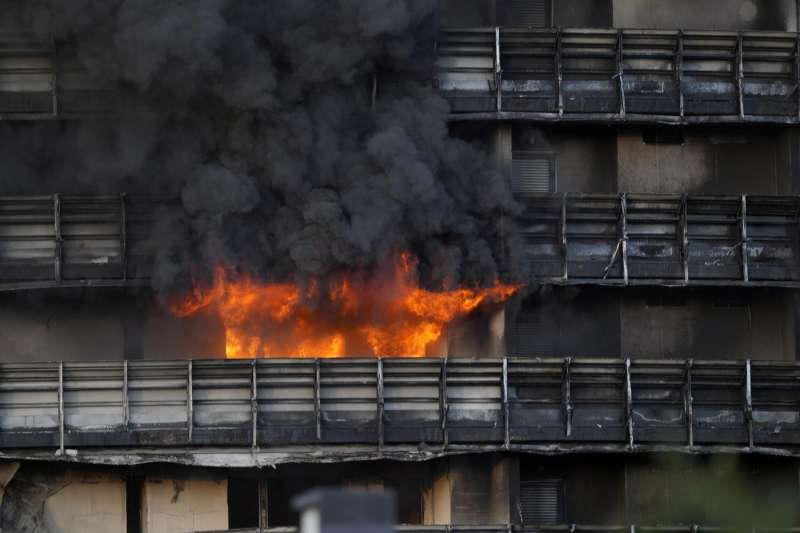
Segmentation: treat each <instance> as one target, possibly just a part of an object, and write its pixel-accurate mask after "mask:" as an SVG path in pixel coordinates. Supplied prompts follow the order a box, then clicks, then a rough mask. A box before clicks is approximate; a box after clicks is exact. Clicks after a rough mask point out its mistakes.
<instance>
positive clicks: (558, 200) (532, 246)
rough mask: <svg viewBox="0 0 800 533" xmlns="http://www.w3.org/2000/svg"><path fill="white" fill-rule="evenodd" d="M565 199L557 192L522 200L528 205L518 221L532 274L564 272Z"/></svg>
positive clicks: (552, 275) (547, 275)
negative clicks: (563, 206)
mask: <svg viewBox="0 0 800 533" xmlns="http://www.w3.org/2000/svg"><path fill="white" fill-rule="evenodd" d="M562 200H563V198H562V197H560V196H555V195H550V196H536V197H529V198H521V199H520V200H519V201H520V202H521V203H523V204H524V205H525V211H524V212H523V213H522V215H521V217H520V223H519V224H520V230H521V233H522V236H523V239H524V242H525V253H526V255H527V257H528V258H529V260H530V263H531V267H532V271H533V274H534V275H535V276H537V277H539V278H559V277H561V276H562V275H563V274H564V255H563V252H564V250H563V246H562V245H563V243H562V230H563V229H564V226H565V225H564V224H563V220H562V204H563V202H562Z"/></svg>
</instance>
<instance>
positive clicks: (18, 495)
mask: <svg viewBox="0 0 800 533" xmlns="http://www.w3.org/2000/svg"><path fill="white" fill-rule="evenodd" d="M0 6H2V7H3V8H4V11H5V14H6V15H4V16H0V122H4V123H7V124H13V125H14V127H16V128H18V129H17V130H14V131H15V135H21V136H22V137H25V136H29V142H30V143H37V142H43V141H42V139H47V138H50V137H52V136H54V135H55V136H57V135H59V133H58V132H59V131H64V130H66V131H69V129H70V128H71V127H72V125H74V124H76V123H85V122H87V121H114V120H116V111H118V110H116V111H115V109H114V106H115V105H117V104H118V102H119V100H117V99H115V97H114V94H113V91H114V87H113V85H114V84H113V83H111V82H109V80H107V79H106V80H104V79H95V78H96V76H94V77H93V76H91V75H90V74H89V72H90V71H91V70H92V69H91V65H86V64H82V63H81V57H82V55H81V51H80V50H79V49H76V48H75V47H74V45H71V44H69V40H68V39H66V38H65V37H64V35H59V34H58V33H57V32H55V33H53V32H48V31H45V30H43V29H42V25H41V24H40V23H39V19H38V18H36V17H35V16H32V15H31V12H30V11H29V10H27V9H23V8H22V7H21V6H20V4H19V3H18V2H9V1H0ZM435 19H436V21H435V23H436V26H437V29H436V31H435V32H434V33H435V36H436V37H435V39H433V40H435V43H434V42H430V43H427V45H429V46H428V49H429V50H435V53H434V56H433V57H432V58H429V59H427V60H426V59H424V58H420V60H419V61H420V65H422V66H419V65H417V66H416V67H415V66H412V67H408V66H407V65H406V67H407V71H406V73H407V74H408V76H411V77H414V78H415V79H417V81H418V82H420V78H422V82H420V83H422V85H424V86H425V87H426V88H428V89H429V90H430V88H432V89H433V90H435V91H436V92H437V93H438V97H441V98H442V99H443V100H444V101H446V102H447V105H448V106H449V118H448V124H447V128H448V129H449V133H450V135H451V136H453V137H456V138H458V139H462V140H463V141H465V142H467V143H470V144H471V145H474V146H477V147H479V148H480V150H481V151H482V152H483V153H484V154H486V155H487V156H488V157H489V158H490V159H491V160H492V161H493V162H494V164H495V165H496V167H498V168H499V170H498V172H501V173H502V174H503V176H504V178H505V179H506V180H507V181H508V183H510V186H511V190H512V191H513V194H514V199H515V202H516V203H517V205H518V206H520V208H519V213H518V214H515V215H514V218H515V223H516V225H517V226H518V230H519V232H518V233H519V235H518V238H519V240H520V242H521V243H522V250H523V252H524V259H525V263H526V265H527V267H528V269H529V271H530V277H529V281H530V283H529V284H527V283H526V284H525V285H526V286H525V287H524V288H517V287H514V290H513V291H510V292H509V294H510V293H511V292H513V293H514V295H513V296H511V297H510V298H508V299H507V300H506V301H503V302H493V303H492V304H491V305H485V306H481V307H479V308H477V310H473V309H472V308H470V310H469V311H470V312H468V313H464V316H459V318H458V319H457V320H454V321H452V322H448V323H447V324H446V330H445V333H444V335H443V336H442V337H441V338H440V339H438V341H437V342H436V343H435V345H434V344H431V345H429V346H428V348H427V349H426V352H425V354H423V355H426V357H415V358H401V357H371V358H365V357H344V358H336V359H328V358H290V357H280V358H245V359H225V358H224V355H225V354H226V350H227V351H228V352H229V355H230V346H229V345H226V327H229V324H227V323H226V322H225V320H224V319H223V318H224V317H223V318H221V316H220V315H216V314H214V313H204V312H200V313H186V314H183V315H181V314H176V313H175V312H171V311H170V308H169V306H166V305H164V302H163V299H162V298H161V297H160V295H159V294H158V293H159V290H157V289H156V288H155V287H158V280H160V279H161V278H162V277H163V276H164V266H163V264H161V263H159V262H158V261H156V260H154V256H157V255H158V253H159V247H160V245H161V244H160V241H161V240H162V239H163V237H164V234H165V233H166V232H167V231H168V230H169V229H170V228H171V227H172V226H170V225H168V224H163V220H164V219H163V213H165V212H170V211H173V210H177V209H181V202H179V201H178V200H177V199H176V198H173V197H169V196H161V195H156V194H148V193H151V192H153V191H147V190H133V191H131V192H125V193H119V192H117V191H116V190H113V191H112V192H109V188H108V187H106V186H104V184H103V183H97V182H96V181H94V182H91V183H89V184H87V183H83V182H80V183H73V182H71V181H70V180H66V181H64V180H61V179H55V178H54V180H53V181H52V183H53V184H55V185H54V186H53V187H52V188H49V189H47V190H42V191H37V193H36V194H29V195H16V194H14V195H6V191H2V190H0V193H3V196H2V197H0V350H2V355H1V356H0V357H1V358H2V361H0V453H2V459H3V463H2V464H1V465H0V486H2V487H3V490H2V491H0V495H2V507H0V525H1V526H2V528H4V530H5V529H6V528H7V529H8V530H10V531H17V530H19V531H53V532H55V531H59V532H72V531H76V532H77V531H81V532H89V531H108V532H118V531H119V532H121V531H128V532H136V531H143V532H148V533H160V532H173V531H230V530H241V531H253V532H255V531H294V529H293V528H296V527H297V522H298V519H297V516H296V515H295V514H294V513H293V512H292V511H291V510H290V505H289V501H290V500H291V498H292V497H293V496H296V495H298V494H300V493H302V492H304V491H306V490H308V489H310V488H312V487H315V486H319V485H335V486H347V487H353V488H359V489H364V490H374V491H383V490H388V489H393V490H394V491H395V492H396V494H397V497H398V513H399V514H398V523H399V525H398V531H418V532H460V531H472V532H509V531H542V532H547V531H553V532H556V531H569V532H587V533H588V532H598V531H613V532H616V531H619V532H628V533H630V532H635V531H636V530H647V531H662V530H663V531H664V532H674V531H686V532H687V533H689V532H692V533H697V532H703V531H709V532H711V531H715V532H716V531H726V530H731V531H738V530H742V531H743V530H750V531H761V530H763V531H767V530H770V531H777V530H786V531H789V530H791V529H792V528H795V527H796V526H797V525H798V520H799V519H800V518H799V517H798V513H797V503H798V498H800V481H799V480H800V464H799V463H798V460H797V458H798V457H800V365H798V363H797V355H798V350H800V346H799V345H798V339H800V336H799V334H800V315H798V293H797V290H798V288H800V240H799V239H798V238H799V237H800V196H798V190H800V143H798V129H797V128H798V124H800V89H798V87H800V37H798V23H799V21H800V2H795V1H794V0H671V1H669V2H667V1H664V0H591V1H589V0H524V1H518V0H459V1H455V0H453V1H450V0H443V1H442V2H441V5H440V6H439V9H438V10H437V14H436V17H435ZM373 70H374V72H373V75H372V76H370V78H371V79H369V80H365V84H368V85H369V86H370V88H369V90H368V92H369V93H370V98H369V100H371V101H368V102H366V105H372V106H376V105H379V102H380V101H381V98H383V97H384V95H385V94H388V93H390V92H391V90H392V87H393V86H395V85H396V84H398V83H400V81H398V80H399V75H398V74H397V72H393V73H391V74H388V73H386V72H385V71H384V70H382V69H381V68H380V66H377V67H376V68H374V69H373ZM421 72H422V73H423V74H420V73H421ZM438 97H437V98H438ZM128 104H130V105H134V104H133V103H130V102H128ZM3 135H8V133H7V132H5V133H3ZM130 142H131V146H132V148H131V149H132V150H135V149H136V143H135V142H134V140H133V139H131V140H130ZM87 157H90V155H87ZM32 164H35V163H32ZM0 168H4V170H3V171H4V172H7V173H9V174H13V172H14V169H13V167H12V168H6V167H4V166H2V165H0ZM3 183H4V181H3V179H2V178H0V184H3ZM8 183H11V181H9V182H8ZM56 185H57V186H58V188H59V189H58V190H56V188H55V187H56ZM9 188H10V189H11V187H9ZM11 190H13V189H11ZM75 191H78V192H77V193H76V192H75ZM487 194H488V193H487ZM183 200H184V204H185V203H186V198H183ZM309 216H311V215H309ZM313 216H317V214H313ZM241 244H242V246H249V244H246V243H241ZM262 244H264V243H262ZM268 244H269V243H266V244H265V245H268ZM229 340H230V339H228V341H229ZM320 355H326V354H320ZM352 355H360V354H352ZM377 355H381V354H377Z"/></svg>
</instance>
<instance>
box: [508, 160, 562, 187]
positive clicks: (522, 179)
mask: <svg viewBox="0 0 800 533" xmlns="http://www.w3.org/2000/svg"><path fill="white" fill-rule="evenodd" d="M511 187H512V189H513V190H514V194H516V195H518V196H531V195H534V194H543V193H551V192H556V156H555V154H552V153H546V152H531V151H523V150H515V151H514V152H513V153H512V155H511Z"/></svg>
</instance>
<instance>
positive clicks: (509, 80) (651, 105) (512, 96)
mask: <svg viewBox="0 0 800 533" xmlns="http://www.w3.org/2000/svg"><path fill="white" fill-rule="evenodd" d="M798 42H799V41H798V36H797V34H794V33H780V32H743V33H719V32H696V31H693V32H688V31H687V32H677V31H647V30H599V29H591V30H588V29H562V30H557V29H551V30H531V29H514V28H476V29H460V30H444V31H443V32H441V34H440V36H439V40H438V43H437V44H438V46H437V51H438V58H437V75H436V84H437V86H438V88H439V90H440V91H441V94H442V95H443V96H444V97H445V98H447V100H448V101H449V102H450V104H451V108H452V112H453V120H473V119H474V120H487V119H529V120H538V121H580V122H600V123H611V122H623V123H667V124H692V123H748V122H766V123H778V124H794V123H797V122H798V117H799V112H800V107H798V102H800V90H798V83H799V80H800V63H799V62H798Z"/></svg>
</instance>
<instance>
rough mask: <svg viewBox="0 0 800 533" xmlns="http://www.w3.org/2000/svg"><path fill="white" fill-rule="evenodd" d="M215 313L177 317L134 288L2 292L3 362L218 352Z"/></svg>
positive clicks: (221, 343) (220, 340) (221, 345)
mask: <svg viewBox="0 0 800 533" xmlns="http://www.w3.org/2000/svg"><path fill="white" fill-rule="evenodd" d="M224 339H225V335H224V331H223V329H222V327H221V325H220V324H219V322H218V321H217V320H216V319H213V318H210V317H206V316H203V315H197V316H195V317H192V318H187V319H178V318H175V317H173V316H171V315H170V314H169V313H168V312H166V311H165V310H164V309H162V308H161V307H159V306H158V305H156V304H155V303H154V302H153V301H152V299H151V298H150V297H149V296H147V295H143V294H141V293H138V292H133V293H131V292H127V291H122V290H116V289H107V290H106V289H86V290H63V291H41V292H25V293H12V292H7V293H0V346H2V353H3V355H2V358H3V361H4V362H33V361H99V360H121V359H125V358H127V359H181V358H189V357H221V356H223V355H224V353H225V340H224Z"/></svg>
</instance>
